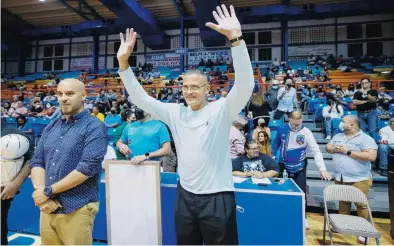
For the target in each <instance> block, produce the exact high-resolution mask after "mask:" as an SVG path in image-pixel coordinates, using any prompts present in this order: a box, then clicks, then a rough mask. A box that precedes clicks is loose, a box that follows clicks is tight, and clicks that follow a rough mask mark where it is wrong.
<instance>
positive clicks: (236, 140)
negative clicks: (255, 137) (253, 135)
mask: <svg viewBox="0 0 394 246" xmlns="http://www.w3.org/2000/svg"><path fill="white" fill-rule="evenodd" d="M247 123H248V121H247V119H245V118H244V117H242V116H240V115H238V117H237V119H236V120H234V121H233V125H232V126H231V128H230V155H231V159H235V158H238V157H239V156H241V155H243V154H244V153H245V150H244V144H245V141H246V139H245V137H244V135H243V133H242V130H243V128H244V127H245V125H246V124H247Z"/></svg>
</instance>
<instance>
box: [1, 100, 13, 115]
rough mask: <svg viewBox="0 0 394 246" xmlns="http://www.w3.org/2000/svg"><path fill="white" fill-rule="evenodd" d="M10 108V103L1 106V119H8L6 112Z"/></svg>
mask: <svg viewBox="0 0 394 246" xmlns="http://www.w3.org/2000/svg"><path fill="white" fill-rule="evenodd" d="M10 108H11V105H10V103H8V102H5V103H4V104H3V106H2V107H1V116H2V117H9V113H8V112H9V110H10Z"/></svg>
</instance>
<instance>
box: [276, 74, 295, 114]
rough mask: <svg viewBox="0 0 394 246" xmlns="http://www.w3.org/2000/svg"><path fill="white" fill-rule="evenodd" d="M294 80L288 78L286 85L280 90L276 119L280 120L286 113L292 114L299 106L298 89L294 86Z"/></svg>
mask: <svg viewBox="0 0 394 246" xmlns="http://www.w3.org/2000/svg"><path fill="white" fill-rule="evenodd" d="M292 85H293V81H292V80H291V79H287V80H286V86H285V87H282V88H280V89H279V91H278V101H279V104H278V108H277V110H276V112H275V114H274V120H280V119H281V118H282V117H283V115H284V114H290V113H291V112H293V111H294V108H297V91H296V90H295V89H294V88H293V86H292Z"/></svg>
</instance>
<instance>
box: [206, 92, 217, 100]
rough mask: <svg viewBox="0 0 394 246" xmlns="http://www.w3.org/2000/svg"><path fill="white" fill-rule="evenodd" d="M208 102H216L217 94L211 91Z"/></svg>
mask: <svg viewBox="0 0 394 246" xmlns="http://www.w3.org/2000/svg"><path fill="white" fill-rule="evenodd" d="M207 101H208V102H213V101H216V95H215V92H213V91H212V90H210V91H209V92H208V95H207Z"/></svg>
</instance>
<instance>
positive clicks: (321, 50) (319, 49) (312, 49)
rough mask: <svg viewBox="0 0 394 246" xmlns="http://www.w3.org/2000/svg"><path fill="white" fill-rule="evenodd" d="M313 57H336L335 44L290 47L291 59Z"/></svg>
mask: <svg viewBox="0 0 394 246" xmlns="http://www.w3.org/2000/svg"><path fill="white" fill-rule="evenodd" d="M311 54H313V55H315V56H316V55H319V56H324V55H327V56H328V55H329V54H333V55H335V44H322V45H307V46H289V57H294V56H310V55H311Z"/></svg>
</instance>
